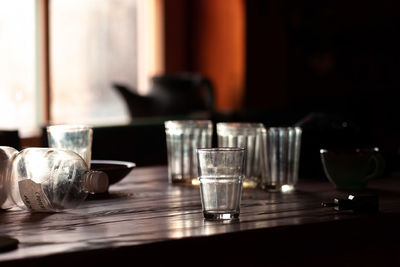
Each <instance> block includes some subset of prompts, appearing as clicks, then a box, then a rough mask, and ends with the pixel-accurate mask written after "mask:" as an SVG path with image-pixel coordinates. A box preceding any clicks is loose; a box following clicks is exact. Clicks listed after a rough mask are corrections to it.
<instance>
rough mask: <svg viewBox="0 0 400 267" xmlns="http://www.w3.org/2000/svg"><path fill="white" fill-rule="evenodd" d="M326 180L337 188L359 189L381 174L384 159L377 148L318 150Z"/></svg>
mask: <svg viewBox="0 0 400 267" xmlns="http://www.w3.org/2000/svg"><path fill="white" fill-rule="evenodd" d="M320 155H321V160H322V165H323V168H324V171H325V174H326V176H327V178H328V180H329V181H330V182H331V183H332V184H333V185H334V186H335V188H336V189H338V190H361V189H364V188H365V187H366V186H367V184H368V182H369V181H370V180H372V179H374V178H377V177H379V176H381V175H382V174H383V171H384V168H385V161H384V159H383V157H382V155H381V154H380V152H379V148H376V147H374V148H363V149H340V150H335V149H334V150H328V149H321V150H320Z"/></svg>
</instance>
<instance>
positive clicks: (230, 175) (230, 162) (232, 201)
mask: <svg viewBox="0 0 400 267" xmlns="http://www.w3.org/2000/svg"><path fill="white" fill-rule="evenodd" d="M245 153H246V149H245V148H239V147H230V148H201V149H197V159H198V169H199V181H200V196H201V203H202V207H203V214H204V218H206V219H212V220H230V219H235V218H238V217H239V214H240V201H241V197H242V185H243V179H244V162H245Z"/></svg>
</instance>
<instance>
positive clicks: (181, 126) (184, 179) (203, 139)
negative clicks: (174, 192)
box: [164, 120, 213, 184]
mask: <svg viewBox="0 0 400 267" xmlns="http://www.w3.org/2000/svg"><path fill="white" fill-rule="evenodd" d="M164 125H165V133H166V137H167V151H168V179H169V182H170V183H186V184H197V183H198V179H197V177H198V175H197V158H196V149H197V148H209V147H211V145H212V129H213V128H212V122H211V121H210V120H186V121H185V120H182V121H166V122H165V123H164Z"/></svg>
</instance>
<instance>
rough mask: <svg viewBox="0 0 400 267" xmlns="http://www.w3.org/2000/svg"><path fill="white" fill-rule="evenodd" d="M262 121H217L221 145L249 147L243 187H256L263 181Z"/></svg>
mask: <svg viewBox="0 0 400 267" xmlns="http://www.w3.org/2000/svg"><path fill="white" fill-rule="evenodd" d="M262 129H265V128H264V125H263V124H262V123H248V122H219V123H217V134H218V146H219V147H244V148H246V149H247V155H246V163H245V164H246V165H245V174H246V176H245V179H244V181H243V187H245V188H255V187H257V186H259V185H260V182H261V161H260V155H261V151H260V142H261V130H262Z"/></svg>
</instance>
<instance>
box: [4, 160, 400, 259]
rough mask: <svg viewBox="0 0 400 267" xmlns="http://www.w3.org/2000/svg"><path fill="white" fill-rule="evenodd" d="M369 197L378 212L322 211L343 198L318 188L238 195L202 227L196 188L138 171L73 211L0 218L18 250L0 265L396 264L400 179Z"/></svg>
mask: <svg viewBox="0 0 400 267" xmlns="http://www.w3.org/2000/svg"><path fill="white" fill-rule="evenodd" d="M363 193H365V192H363ZM367 193H373V194H376V195H378V196H379V197H380V212H379V213H361V214H354V213H352V212H338V211H336V210H334V209H333V208H326V207H322V206H321V202H322V201H331V200H332V199H333V198H334V197H344V196H346V194H347V193H346V192H338V191H335V190H334V189H333V187H332V186H331V185H330V184H329V183H328V182H325V181H310V180H301V181H300V183H299V186H298V190H297V191H296V192H294V193H287V194H282V193H267V192H264V191H262V190H259V189H245V190H244V192H243V197H242V205H241V214H240V218H239V220H236V221H206V220H204V219H203V214H202V212H201V203H200V194H199V187H197V186H182V185H169V184H168V183H167V168H166V167H165V166H158V167H148V168H136V169H135V170H133V171H132V172H131V173H130V174H129V175H128V176H127V177H126V178H125V179H124V180H122V181H121V182H120V183H118V184H115V185H113V186H111V187H110V191H109V194H108V195H105V196H97V197H92V198H90V199H88V200H87V201H85V203H84V204H83V205H82V206H80V207H79V208H78V209H75V210H72V211H67V212H63V213H54V214H43V213H32V214H31V213H29V212H26V211H21V210H15V211H0V224H1V228H0V235H9V236H11V237H14V238H16V239H18V240H19V242H20V244H19V246H18V248H17V249H15V250H12V251H8V252H2V253H0V266H3V265H6V266H8V265H10V266H12V265H15V266H33V265H41V266H43V265H52V266H67V265H68V266H71V265H76V264H78V266H81V265H91V266H92V265H95V264H96V265H109V264H114V265H116V264H121V265H122V264H124V263H126V262H129V263H130V264H129V265H131V266H133V265H138V266H143V265H145V266H147V265H149V264H153V263H154V264H157V265H160V264H163V265H164V264H169V265H172V264H173V265H185V266H187V265H190V266H191V265H203V266H204V265H213V264H214V263H215V264H216V263H220V264H223V265H224V264H226V265H249V264H261V265H265V266H274V265H279V266H285V265H287V266H293V265H297V266H299V265H307V266H310V265H315V266H317V265H318V266H320V265H321V263H324V265H331V266H337V265H341V266H343V265H345V266H346V265H348V266H350V265H352V266H354V265H356V266H357V265H358V264H359V263H361V262H363V263H364V265H365V264H366V265H369V264H371V265H375V266H376V264H378V263H379V264H381V263H393V259H395V260H396V261H395V263H396V264H395V265H397V264H398V258H399V257H400V256H399V255H400V254H399V252H400V234H399V233H400V231H399V229H400V216H399V215H400V180H399V178H398V177H391V178H386V179H380V180H377V181H374V182H372V183H371V184H370V187H369V189H368V190H367ZM189 263H190V264H189Z"/></svg>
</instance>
